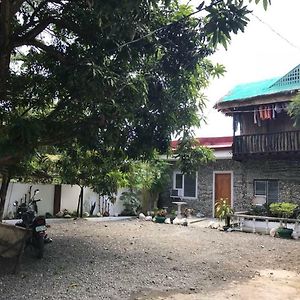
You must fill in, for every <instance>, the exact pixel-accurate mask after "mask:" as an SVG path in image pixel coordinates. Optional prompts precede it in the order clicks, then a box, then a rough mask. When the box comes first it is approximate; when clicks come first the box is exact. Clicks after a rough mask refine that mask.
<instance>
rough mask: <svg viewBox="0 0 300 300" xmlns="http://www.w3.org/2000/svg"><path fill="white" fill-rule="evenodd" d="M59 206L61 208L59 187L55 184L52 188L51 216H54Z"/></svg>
mask: <svg viewBox="0 0 300 300" xmlns="http://www.w3.org/2000/svg"><path fill="white" fill-rule="evenodd" d="M60 206H61V185H60V184H56V185H55V186H54V202H53V215H56V214H57V213H58V212H59V211H60Z"/></svg>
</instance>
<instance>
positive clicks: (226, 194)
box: [214, 173, 231, 205]
mask: <svg viewBox="0 0 300 300" xmlns="http://www.w3.org/2000/svg"><path fill="white" fill-rule="evenodd" d="M214 189H215V199H214V200H215V203H217V202H218V201H220V199H221V198H223V199H227V203H228V204H229V205H231V173H219V174H218V173H216V174H215V187H214Z"/></svg>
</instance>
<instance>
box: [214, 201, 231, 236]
mask: <svg viewBox="0 0 300 300" xmlns="http://www.w3.org/2000/svg"><path fill="white" fill-rule="evenodd" d="M228 202H229V201H228V199H227V198H225V199H223V198H220V200H219V201H217V203H216V204H215V208H216V216H217V217H218V218H219V219H220V220H225V226H223V229H224V230H225V231H226V230H227V229H228V228H229V227H230V215H231V214H232V213H233V209H232V208H231V206H230V205H229V204H228Z"/></svg>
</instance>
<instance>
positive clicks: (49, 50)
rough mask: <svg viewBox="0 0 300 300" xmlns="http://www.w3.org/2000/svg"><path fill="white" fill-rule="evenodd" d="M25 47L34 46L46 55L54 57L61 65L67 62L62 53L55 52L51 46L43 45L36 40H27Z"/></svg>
mask: <svg viewBox="0 0 300 300" xmlns="http://www.w3.org/2000/svg"><path fill="white" fill-rule="evenodd" d="M25 45H27V46H34V47H36V48H39V49H41V50H43V51H45V52H46V53H47V54H49V55H51V56H52V57H55V58H56V59H57V60H59V61H60V62H62V63H66V62H67V58H66V56H65V55H64V53H62V52H60V51H58V50H56V49H55V48H54V47H53V46H48V45H45V44H44V43H43V42H41V41H39V40H37V39H34V40H29V41H28V42H27V43H26V44H25Z"/></svg>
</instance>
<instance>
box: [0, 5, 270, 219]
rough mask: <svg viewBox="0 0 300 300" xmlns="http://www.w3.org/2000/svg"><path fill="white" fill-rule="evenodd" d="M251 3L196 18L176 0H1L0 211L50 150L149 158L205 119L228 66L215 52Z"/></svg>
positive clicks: (209, 8)
mask: <svg viewBox="0 0 300 300" xmlns="http://www.w3.org/2000/svg"><path fill="white" fill-rule="evenodd" d="M249 1H250V0H249ZM249 1H246V0H245V1H237V0H211V1H208V3H207V4H205V3H204V2H202V3H201V4H200V5H199V7H198V8H197V11H196V12H200V13H199V14H195V12H194V11H192V10H191V8H190V7H188V6H187V5H179V4H178V2H177V1H176V0H168V1H167V0H165V1H163V0H161V1H158V0H128V1H117V0H94V1H91V0H72V1H70V0H65V1H57V0H28V1H27V0H2V1H1V2H0V126H1V127H0V172H1V175H2V186H1V189H0V216H1V215H2V211H3V207H4V202H5V197H6V191H7V185H8V182H9V179H10V178H11V177H14V176H17V175H19V171H18V170H19V169H20V166H23V165H27V164H28V162H29V163H30V161H31V160H32V159H33V160H34V159H35V157H34V156H35V153H36V152H37V151H39V149H40V148H41V147H55V148H56V149H57V150H58V151H65V149H66V148H70V147H71V146H72V144H73V143H74V141H76V144H78V145H79V146H83V147H85V148H86V149H87V150H88V149H89V150H91V151H94V150H96V151H98V152H99V153H101V154H103V153H104V152H105V149H106V150H107V151H112V152H114V151H115V153H118V155H119V157H123V158H124V159H125V158H126V157H129V158H140V157H147V156H148V155H149V154H150V153H151V152H152V151H153V150H154V149H157V150H159V151H160V152H163V151H166V149H167V147H168V145H169V142H170V138H171V134H172V133H174V132H180V131H182V129H183V127H184V126H185V127H187V126H196V125H198V123H199V120H198V117H197V111H198V109H199V108H202V107H203V105H204V99H203V98H201V97H200V98H199V91H200V90H201V88H203V87H205V86H206V84H207V82H208V80H209V78H210V76H211V75H216V74H220V71H221V69H222V68H220V67H219V66H213V65H212V64H211V63H210V62H209V61H208V60H206V57H208V56H209V55H210V54H211V53H213V51H214V50H215V47H216V45H217V43H218V42H221V43H223V45H227V43H228V41H229V38H230V33H231V32H234V33H236V32H238V31H239V30H244V27H245V26H246V24H247V22H248V19H247V14H248V13H249V10H248V9H247V5H246V4H248V3H249ZM255 2H259V1H257V0H256V1H255ZM263 3H266V1H265V0H264V1H263ZM99 149H100V150H99ZM105 169H106V168H105Z"/></svg>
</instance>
